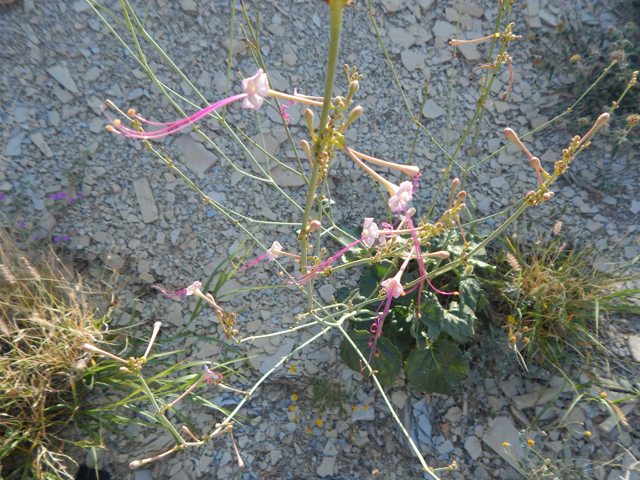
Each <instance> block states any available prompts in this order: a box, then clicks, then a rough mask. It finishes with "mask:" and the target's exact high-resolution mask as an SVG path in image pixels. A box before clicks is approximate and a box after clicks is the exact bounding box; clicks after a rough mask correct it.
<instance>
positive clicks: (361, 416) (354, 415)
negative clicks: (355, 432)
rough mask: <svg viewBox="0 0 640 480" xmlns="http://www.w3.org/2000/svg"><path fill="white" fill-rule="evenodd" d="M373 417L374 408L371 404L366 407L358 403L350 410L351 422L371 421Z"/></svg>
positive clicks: (374, 416)
mask: <svg viewBox="0 0 640 480" xmlns="http://www.w3.org/2000/svg"><path fill="white" fill-rule="evenodd" d="M375 418H376V415H375V410H374V408H373V407H372V406H371V405H368V406H367V408H366V409H365V408H364V406H362V405H358V408H357V409H356V410H353V411H352V412H351V421H353V422H357V421H358V420H364V421H367V422H373V421H374V420H375Z"/></svg>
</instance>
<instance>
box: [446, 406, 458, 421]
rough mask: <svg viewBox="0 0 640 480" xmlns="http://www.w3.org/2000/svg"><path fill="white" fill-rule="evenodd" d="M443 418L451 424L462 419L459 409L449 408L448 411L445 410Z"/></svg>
mask: <svg viewBox="0 0 640 480" xmlns="http://www.w3.org/2000/svg"><path fill="white" fill-rule="evenodd" d="M444 418H446V419H447V420H448V421H450V422H451V423H456V422H457V421H458V420H460V419H461V418H462V410H460V408H459V407H451V408H450V409H449V410H447V413H446V414H445V416H444Z"/></svg>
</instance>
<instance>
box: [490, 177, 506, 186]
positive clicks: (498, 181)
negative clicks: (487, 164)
mask: <svg viewBox="0 0 640 480" xmlns="http://www.w3.org/2000/svg"><path fill="white" fill-rule="evenodd" d="M489 184H490V185H491V186H492V187H493V188H502V187H504V186H505V185H506V184H507V180H506V179H505V178H504V176H502V175H500V176H499V177H494V178H492V179H491V181H490V182H489Z"/></svg>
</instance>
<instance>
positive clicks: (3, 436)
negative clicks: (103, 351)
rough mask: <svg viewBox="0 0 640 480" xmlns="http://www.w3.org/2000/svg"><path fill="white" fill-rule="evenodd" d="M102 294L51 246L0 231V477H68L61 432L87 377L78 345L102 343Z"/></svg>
mask: <svg viewBox="0 0 640 480" xmlns="http://www.w3.org/2000/svg"><path fill="white" fill-rule="evenodd" d="M104 299H105V295H104V294H103V293H101V292H99V291H97V290H96V289H94V288H93V287H91V288H90V287H88V286H87V285H86V284H85V283H84V282H83V280H82V278H80V276H79V275H76V274H74V273H73V272H72V271H70V270H69V269H68V268H67V267H66V266H65V265H64V264H63V262H62V261H61V259H60V258H59V257H58V256H57V255H56V254H55V253H54V252H53V251H52V250H48V251H34V252H30V251H28V250H27V249H26V246H24V245H20V242H19V240H16V239H15V238H13V237H12V235H11V233H10V232H8V231H7V230H5V229H4V228H2V229H0V467H1V470H0V478H5V479H7V480H8V479H12V478H27V477H28V476H31V477H34V478H70V475H69V472H68V468H69V466H70V465H71V462H72V460H71V459H70V458H69V457H68V456H67V455H66V454H65V446H66V445H65V444H66V443H67V442H68V441H70V439H68V438H63V437H64V436H65V434H66V433H65V427H68V426H69V425H70V422H71V421H72V420H73V419H74V415H75V414H76V413H77V412H78V408H79V406H80V402H81V400H82V396H83V393H84V392H83V387H84V381H85V379H88V378H89V377H90V376H91V366H88V365H87V364H86V362H85V360H84V358H86V354H84V352H83V351H82V348H81V347H82V344H83V343H87V342H89V343H92V344H95V343H98V342H101V341H102V340H103V334H104V329H103V324H102V322H103V320H104V318H105V317H104V315H103V314H97V311H98V310H97V309H96V306H97V301H99V300H104ZM67 433H68V432H67Z"/></svg>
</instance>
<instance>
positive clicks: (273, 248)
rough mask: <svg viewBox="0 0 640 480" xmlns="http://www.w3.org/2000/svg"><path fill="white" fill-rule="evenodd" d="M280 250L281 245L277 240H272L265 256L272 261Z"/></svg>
mask: <svg viewBox="0 0 640 480" xmlns="http://www.w3.org/2000/svg"><path fill="white" fill-rule="evenodd" d="M280 252H282V245H280V243H279V242H278V241H275V242H273V244H272V245H271V248H270V249H269V250H267V258H268V259H269V261H271V262H273V261H274V260H275V259H276V258H278V254H279V253H280Z"/></svg>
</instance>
